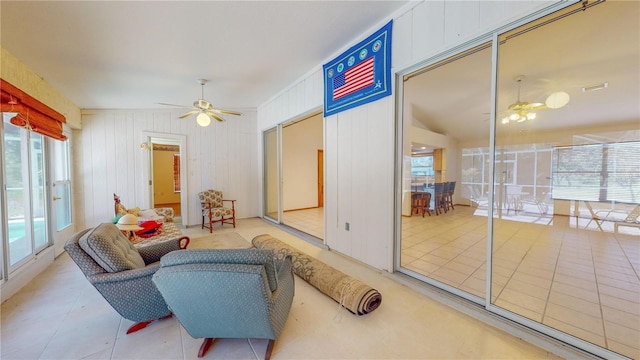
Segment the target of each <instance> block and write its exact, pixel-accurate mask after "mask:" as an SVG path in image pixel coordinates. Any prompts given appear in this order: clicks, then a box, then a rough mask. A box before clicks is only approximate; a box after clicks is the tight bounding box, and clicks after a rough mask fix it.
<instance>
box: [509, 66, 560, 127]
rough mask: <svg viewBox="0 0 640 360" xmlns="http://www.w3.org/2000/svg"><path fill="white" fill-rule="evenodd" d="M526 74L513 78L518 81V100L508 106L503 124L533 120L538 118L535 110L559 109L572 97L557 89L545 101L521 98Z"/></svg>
mask: <svg viewBox="0 0 640 360" xmlns="http://www.w3.org/2000/svg"><path fill="white" fill-rule="evenodd" d="M525 78H526V76H524V75H518V76H516V77H514V78H513V80H515V81H516V82H517V83H518V100H517V101H516V102H515V103H513V104H511V105H509V107H508V108H507V112H508V113H507V115H506V116H505V117H503V118H502V123H503V124H508V123H510V122H511V121H514V122H524V121H527V120H533V119H535V118H536V113H535V112H534V111H535V110H543V109H559V108H561V107H564V106H565V105H567V104H568V103H569V100H570V99H571V97H570V96H569V94H567V93H566V92H564V91H556V92H553V93H551V94H550V95H549V96H548V97H547V99H546V100H545V103H544V104H543V103H528V102H526V101H521V100H520V89H521V88H522V82H523V81H524V79H525Z"/></svg>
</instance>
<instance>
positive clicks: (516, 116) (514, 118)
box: [509, 113, 520, 121]
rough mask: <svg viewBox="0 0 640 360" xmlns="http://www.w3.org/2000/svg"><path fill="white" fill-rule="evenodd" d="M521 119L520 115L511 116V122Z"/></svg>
mask: <svg viewBox="0 0 640 360" xmlns="http://www.w3.org/2000/svg"><path fill="white" fill-rule="evenodd" d="M519 118H520V115H518V114H516V113H513V114H511V115H509V120H511V121H515V120H518V119H519Z"/></svg>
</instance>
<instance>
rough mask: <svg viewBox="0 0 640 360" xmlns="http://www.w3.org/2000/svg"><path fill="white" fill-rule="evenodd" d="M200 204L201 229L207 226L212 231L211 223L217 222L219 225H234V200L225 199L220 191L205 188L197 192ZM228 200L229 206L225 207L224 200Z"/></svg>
mask: <svg viewBox="0 0 640 360" xmlns="http://www.w3.org/2000/svg"><path fill="white" fill-rule="evenodd" d="M198 198H199V199H200V205H201V207H202V229H204V228H205V227H206V228H209V232H210V233H212V232H213V224H215V223H217V222H219V223H221V225H224V224H232V225H233V227H234V228H235V227H236V206H235V203H236V201H235V200H226V199H223V197H222V191H219V190H206V191H202V192H200V193H198ZM225 201H226V202H230V203H231V207H225V206H224V202H225ZM205 218H207V219H208V224H209V225H208V226H206V225H205Z"/></svg>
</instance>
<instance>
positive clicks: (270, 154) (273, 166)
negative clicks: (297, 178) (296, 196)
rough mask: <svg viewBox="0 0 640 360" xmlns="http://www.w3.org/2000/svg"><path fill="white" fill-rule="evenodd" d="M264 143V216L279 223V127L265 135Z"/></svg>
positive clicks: (266, 132)
mask: <svg viewBox="0 0 640 360" xmlns="http://www.w3.org/2000/svg"><path fill="white" fill-rule="evenodd" d="M263 143H264V150H263V154H264V155H263V156H264V161H263V164H264V169H263V170H264V174H263V177H262V178H263V179H264V183H263V186H264V191H263V193H264V200H263V202H264V204H263V205H264V208H263V214H264V217H265V218H267V219H270V220H272V221H275V222H277V223H279V222H280V218H279V213H280V212H279V211H278V206H279V204H280V200H279V199H280V185H279V182H278V179H280V176H279V175H278V171H279V170H278V169H279V166H278V163H279V160H278V159H279V156H278V127H274V128H272V129H269V130H267V131H265V132H264V133H263Z"/></svg>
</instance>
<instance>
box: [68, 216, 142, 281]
mask: <svg viewBox="0 0 640 360" xmlns="http://www.w3.org/2000/svg"><path fill="white" fill-rule="evenodd" d="M78 244H79V245H80V248H82V250H84V251H85V252H86V253H87V254H88V255H89V256H91V258H93V260H95V262H97V263H98V264H99V265H100V266H102V267H103V268H104V269H105V270H106V271H108V272H110V273H115V272H120V271H124V270H132V269H138V268H143V267H145V263H144V260H143V259H142V256H140V253H138V250H137V249H136V248H135V247H134V246H133V245H132V244H131V243H130V242H129V240H127V238H126V237H125V236H124V235H123V234H122V233H121V232H120V229H118V228H117V227H116V226H115V225H114V224H112V223H104V224H100V225H98V226H97V227H95V228H93V229H91V230H89V231H88V232H87V233H86V234H85V235H84V236H83V237H82V238H80V240H79V241H78Z"/></svg>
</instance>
